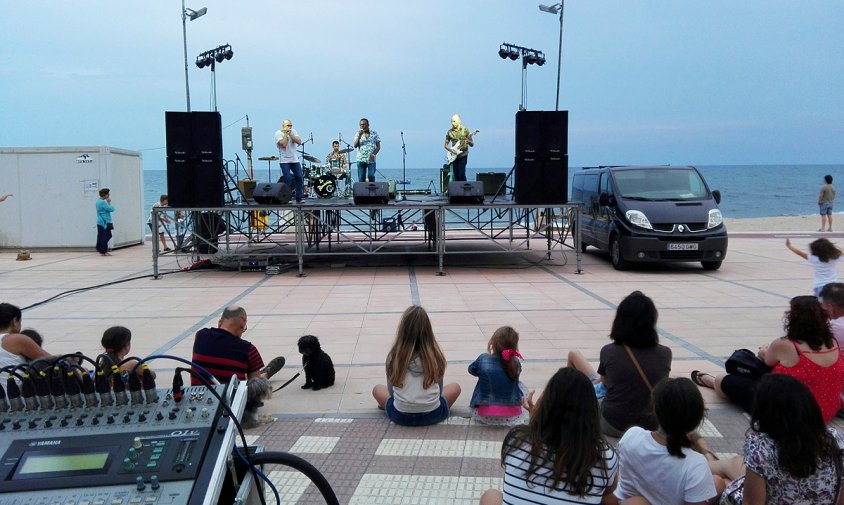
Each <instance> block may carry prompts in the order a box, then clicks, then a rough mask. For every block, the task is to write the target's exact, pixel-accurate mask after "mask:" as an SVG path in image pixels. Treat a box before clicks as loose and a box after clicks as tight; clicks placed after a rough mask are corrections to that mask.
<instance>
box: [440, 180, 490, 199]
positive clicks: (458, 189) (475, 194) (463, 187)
mask: <svg viewBox="0 0 844 505" xmlns="http://www.w3.org/2000/svg"><path fill="white" fill-rule="evenodd" d="M448 203H466V204H473V203H475V204H480V203H484V183H483V182H480V181H451V182H449V183H448Z"/></svg>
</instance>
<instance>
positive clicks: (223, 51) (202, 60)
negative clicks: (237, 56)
mask: <svg viewBox="0 0 844 505" xmlns="http://www.w3.org/2000/svg"><path fill="white" fill-rule="evenodd" d="M232 56H234V51H232V46H230V45H229V44H226V45H223V46H218V47H215V48H214V49H211V50H210V51H205V52H203V53H199V56H197V57H196V66H197V67H199V68H205V67H211V107H212V109H213V110H214V111H216V110H217V72H216V68H217V63H222V62H223V60H230V59H232Z"/></svg>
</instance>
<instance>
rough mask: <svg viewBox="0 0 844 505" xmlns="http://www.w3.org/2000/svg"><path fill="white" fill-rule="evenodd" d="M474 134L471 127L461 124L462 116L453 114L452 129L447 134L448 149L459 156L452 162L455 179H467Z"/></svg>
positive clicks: (445, 145)
mask: <svg viewBox="0 0 844 505" xmlns="http://www.w3.org/2000/svg"><path fill="white" fill-rule="evenodd" d="M474 145H475V142H474V141H473V140H472V134H471V133H470V132H469V129H468V128H466V127H465V126H463V125H461V124H460V116H459V115H457V114H455V115H453V116H451V129H450V130H448V131H447V132H446V134H445V144H443V147H444V148H445V150H446V151H448V152H450V153H452V154H456V155H457V158H456V159H455V160H454V162H452V164H451V171H452V173H453V174H454V179H453V180H455V181H465V180H466V162H467V161H469V148H470V147H472V146H474Z"/></svg>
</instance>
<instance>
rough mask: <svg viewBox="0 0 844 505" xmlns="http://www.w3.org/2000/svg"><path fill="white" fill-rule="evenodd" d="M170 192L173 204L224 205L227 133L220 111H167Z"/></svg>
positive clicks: (187, 205)
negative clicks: (224, 146) (224, 161)
mask: <svg viewBox="0 0 844 505" xmlns="http://www.w3.org/2000/svg"><path fill="white" fill-rule="evenodd" d="M164 122H165V128H166V135H167V195H168V197H169V199H170V205H171V206H172V207H222V206H223V201H224V200H223V193H224V190H225V182H224V179H223V133H222V127H221V120H220V113H219V112H165V113H164Z"/></svg>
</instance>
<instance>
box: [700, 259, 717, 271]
mask: <svg viewBox="0 0 844 505" xmlns="http://www.w3.org/2000/svg"><path fill="white" fill-rule="evenodd" d="M700 264H701V265H703V269H704V270H718V269H719V268H721V262H720V261H701V262H700Z"/></svg>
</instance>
